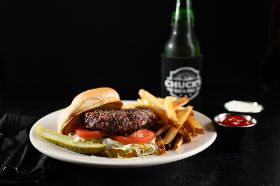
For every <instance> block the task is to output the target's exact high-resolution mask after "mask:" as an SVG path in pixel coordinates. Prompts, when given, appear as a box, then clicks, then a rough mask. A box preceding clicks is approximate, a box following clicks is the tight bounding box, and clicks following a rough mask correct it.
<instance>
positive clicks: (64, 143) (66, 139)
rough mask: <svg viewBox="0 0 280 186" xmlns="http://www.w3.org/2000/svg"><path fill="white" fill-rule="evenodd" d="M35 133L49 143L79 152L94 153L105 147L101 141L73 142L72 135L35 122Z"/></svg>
mask: <svg viewBox="0 0 280 186" xmlns="http://www.w3.org/2000/svg"><path fill="white" fill-rule="evenodd" d="M35 133H36V134H37V135H38V136H40V137H42V138H44V139H45V140H47V141H49V142H51V143H54V144H56V145H59V146H61V147H64V148H66V149H69V150H72V151H75V152H78V153H81V154H87V155H91V154H96V153H98V152H100V151H102V150H103V149H104V148H105V147H106V146H105V145H104V144H101V143H91V142H88V141H77V142H74V140H73V137H71V136H66V135H62V134H60V133H57V132H54V131H52V130H49V129H46V128H44V127H42V126H41V125H40V124H35Z"/></svg>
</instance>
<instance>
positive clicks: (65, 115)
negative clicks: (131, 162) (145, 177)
mask: <svg viewBox="0 0 280 186" xmlns="http://www.w3.org/2000/svg"><path fill="white" fill-rule="evenodd" d="M122 106H123V102H122V101H121V100H120V97H119V94H118V93H117V92H116V91H115V90H114V89H112V88H109V87H102V88H95V89H91V90H87V91H85V92H82V93H80V94H79V95H77V96H76V97H75V98H74V99H73V101H72V102H71V104H70V105H69V106H68V107H67V108H65V109H64V110H63V111H62V112H61V114H60V116H59V118H58V121H57V128H58V129H57V132H58V133H60V134H63V135H67V136H71V137H72V138H73V140H74V142H86V143H99V144H103V145H104V146H105V148H104V149H102V150H101V151H100V152H98V153H97V155H100V156H106V157H138V156H146V155H152V154H155V153H156V152H157V150H158V145H157V144H156V137H155V134H154V132H153V128H154V127H156V126H157V124H158V122H159V118H158V116H157V115H156V114H155V113H153V112H152V111H151V110H149V109H137V108H134V109H122Z"/></svg>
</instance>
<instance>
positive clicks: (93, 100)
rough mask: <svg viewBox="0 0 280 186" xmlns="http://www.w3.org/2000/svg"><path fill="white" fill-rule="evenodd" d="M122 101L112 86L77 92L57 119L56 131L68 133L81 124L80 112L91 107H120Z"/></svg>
mask: <svg viewBox="0 0 280 186" xmlns="http://www.w3.org/2000/svg"><path fill="white" fill-rule="evenodd" d="M121 107H122V101H121V100H120V96H119V94H118V93H117V92H116V91H115V90H114V89H112V88H109V87H102V88H95V89H90V90H87V91H84V92H82V93H80V94H78V95H77V96H76V97H75V98H74V99H73V101H72V103H71V104H70V105H69V106H68V107H66V108H65V109H64V110H63V111H62V112H61V114H60V116H59V118H58V120H57V132H59V133H61V134H68V133H70V132H74V131H75V129H77V128H78V127H79V126H81V117H80V116H81V114H82V113H84V112H86V111H89V110H92V109H97V108H98V109H120V108H121Z"/></svg>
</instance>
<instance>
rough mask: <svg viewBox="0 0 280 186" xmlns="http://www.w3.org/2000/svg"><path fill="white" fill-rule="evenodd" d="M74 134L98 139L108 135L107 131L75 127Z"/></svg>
mask: <svg viewBox="0 0 280 186" xmlns="http://www.w3.org/2000/svg"><path fill="white" fill-rule="evenodd" d="M75 134H76V136H79V137H80V138H84V139H100V138H103V137H105V136H108V133H107V132H102V131H95V130H86V129H76V131H75Z"/></svg>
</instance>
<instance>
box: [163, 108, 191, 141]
mask: <svg viewBox="0 0 280 186" xmlns="http://www.w3.org/2000/svg"><path fill="white" fill-rule="evenodd" d="M192 109H193V107H192V106H187V107H186V108H185V109H183V110H180V112H178V124H179V125H178V128H174V127H170V129H169V130H168V132H167V133H166V135H165V136H164V138H163V142H164V144H168V143H170V142H171V141H172V140H173V139H174V138H175V136H176V135H177V133H178V131H179V130H180V128H181V126H182V125H183V124H184V123H185V122H186V120H187V119H188V117H189V115H190V113H191V111H192Z"/></svg>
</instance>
